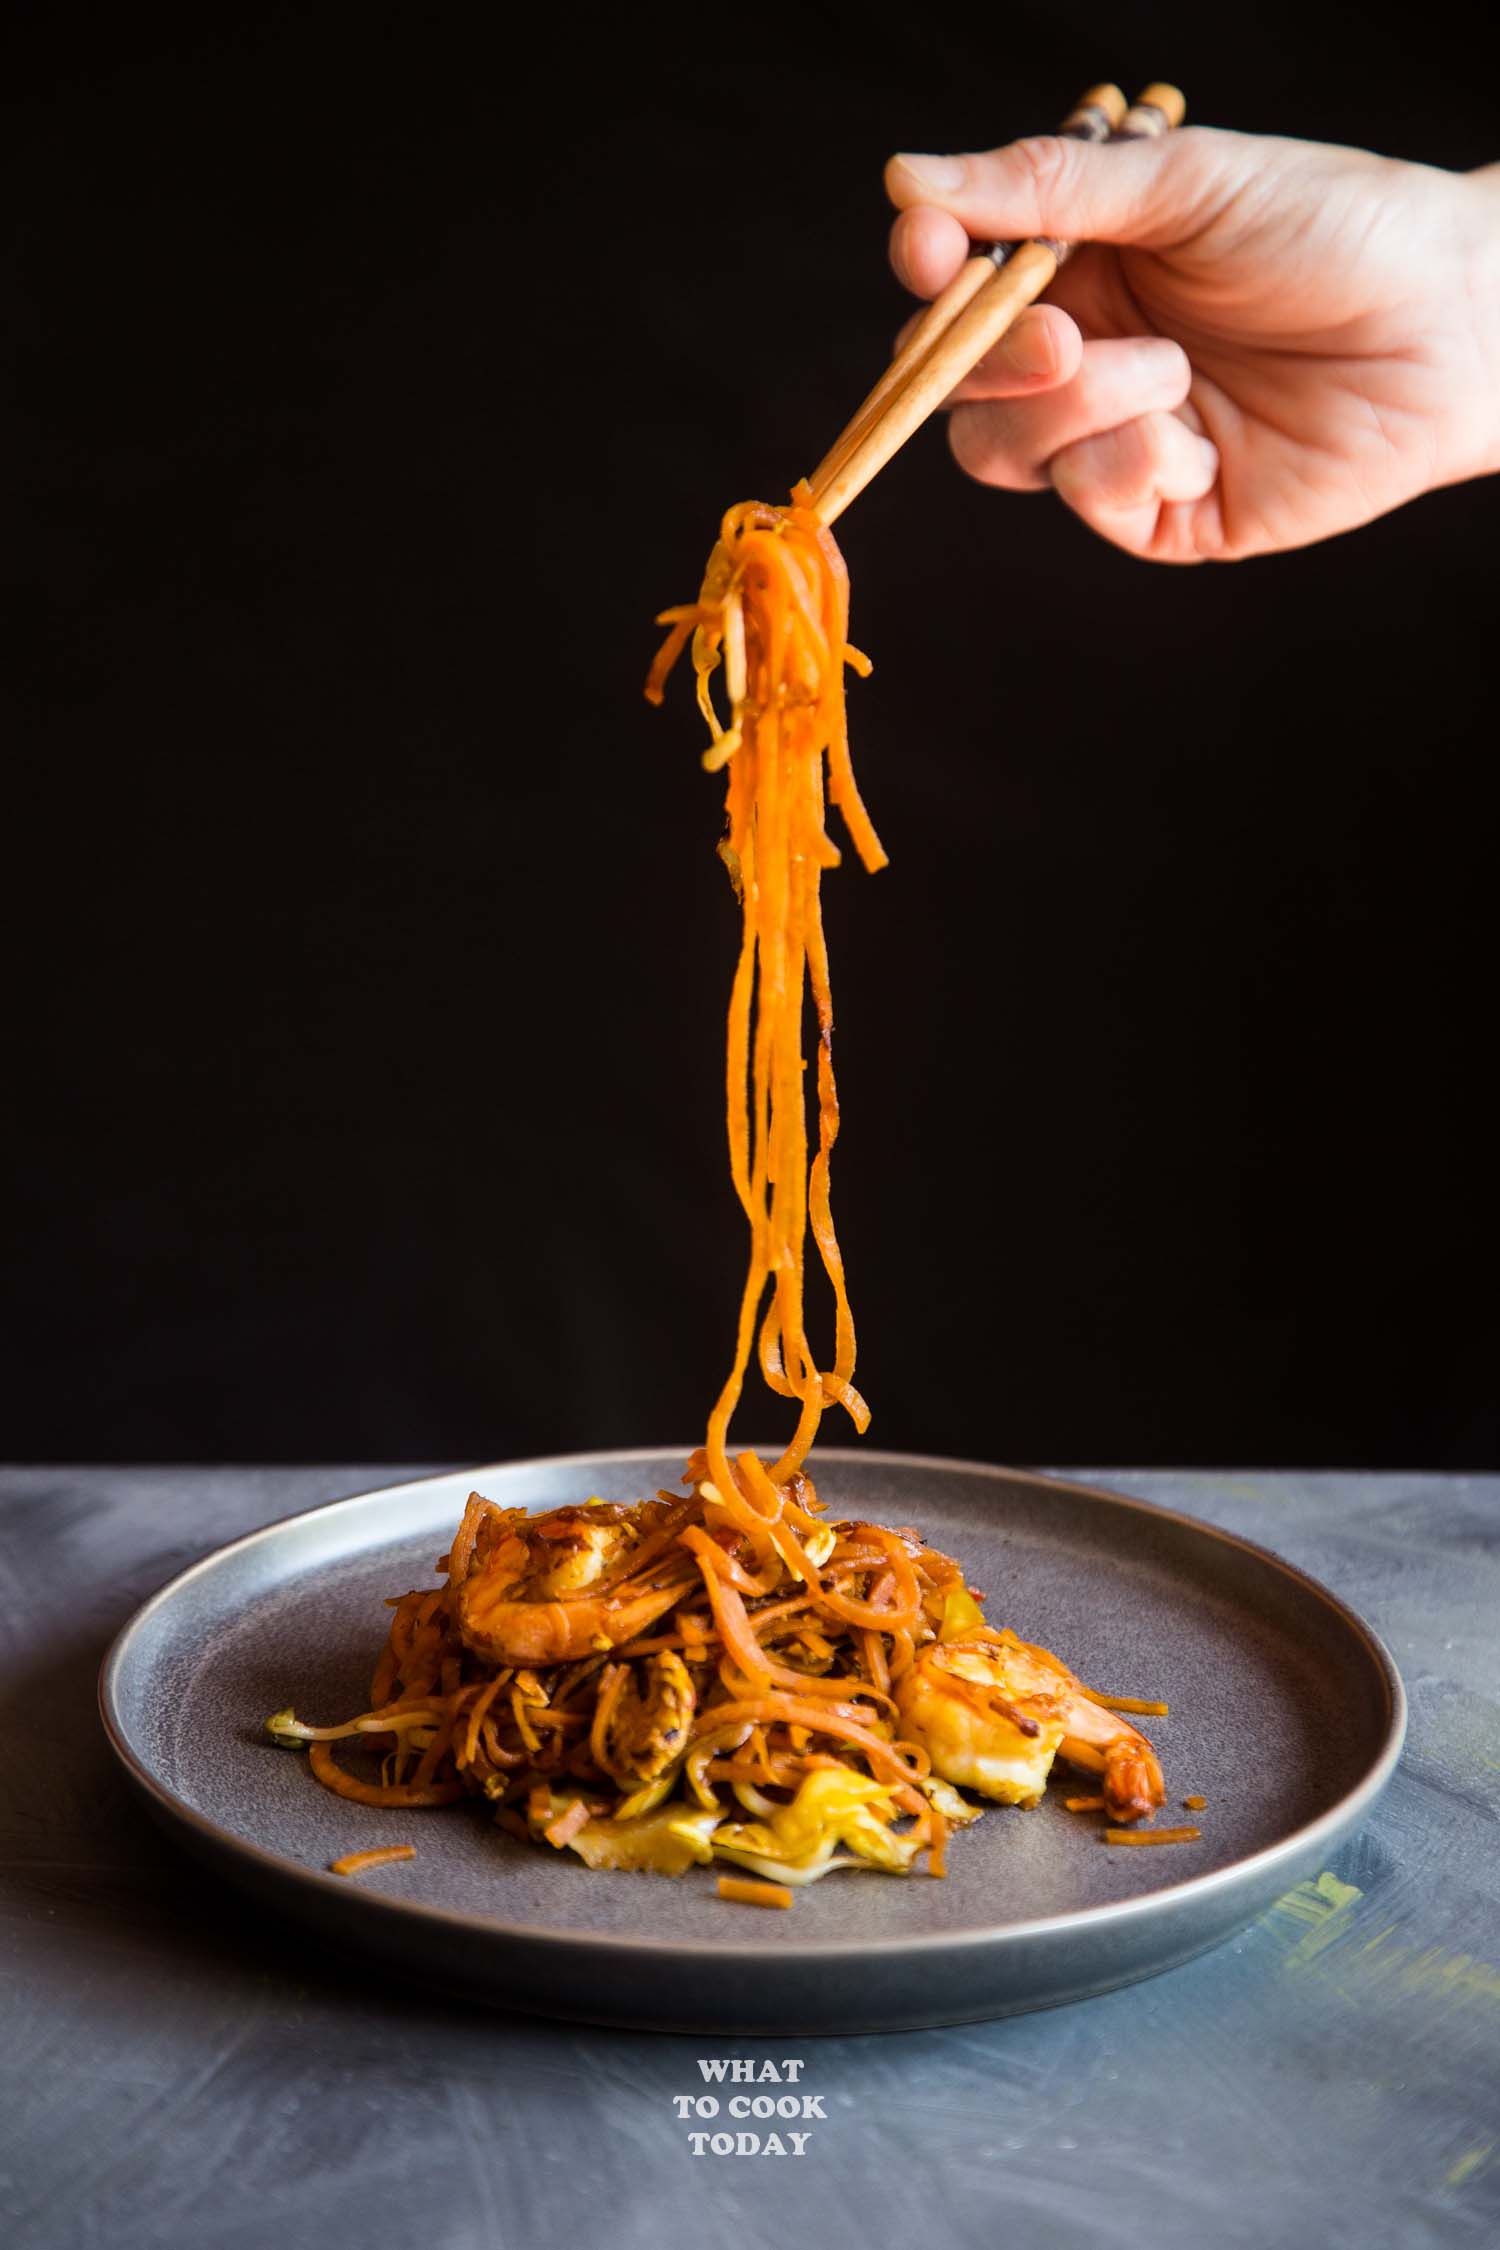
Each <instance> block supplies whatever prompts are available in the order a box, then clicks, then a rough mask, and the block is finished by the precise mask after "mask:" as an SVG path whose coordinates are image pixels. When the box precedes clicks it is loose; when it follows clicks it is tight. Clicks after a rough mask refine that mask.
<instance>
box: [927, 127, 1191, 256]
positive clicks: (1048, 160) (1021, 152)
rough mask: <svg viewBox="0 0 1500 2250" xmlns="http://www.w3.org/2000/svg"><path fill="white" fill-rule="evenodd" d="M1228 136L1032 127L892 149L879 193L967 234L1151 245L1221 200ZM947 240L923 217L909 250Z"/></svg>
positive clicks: (1176, 237)
mask: <svg viewBox="0 0 1500 2250" xmlns="http://www.w3.org/2000/svg"><path fill="white" fill-rule="evenodd" d="M1232 139H1233V136H1229V135H1222V134H1213V133H1208V134H1205V133H1203V132H1201V131H1194V130H1191V129H1188V130H1184V131H1182V132H1177V133H1167V134H1163V135H1162V137H1161V138H1160V139H1159V140H1141V141H1116V142H1112V143H1108V144H1094V143H1091V142H1088V141H1067V140H1062V139H1061V138H1059V137H1057V136H1055V135H1042V136H1039V137H1038V138H1036V139H1033V140H1026V141H1013V142H1012V143H1011V145H1010V147H1009V148H997V149H990V150H988V151H986V152H984V153H982V154H979V155H973V156H893V157H892V158H891V160H890V162H889V163H888V164H887V166H886V168H885V185H886V193H887V194H888V195H889V197H890V199H891V201H892V202H893V203H894V204H895V205H896V207H897V209H898V210H900V211H909V210H911V209H913V208H914V207H915V206H917V205H919V204H920V205H926V206H929V207H931V208H932V209H934V210H935V211H936V212H938V213H940V214H942V215H944V216H946V217H947V218H949V219H952V220H956V221H957V223H958V224H959V226H961V227H962V228H963V230H964V231H965V233H966V234H968V235H970V236H972V237H973V238H974V239H975V240H980V241H986V240H987V241H997V242H1020V241H1025V240H1026V239H1027V238H1028V237H1030V236H1032V235H1058V236H1061V237H1062V239H1063V240H1064V241H1067V242H1130V243H1138V244H1140V245H1142V246H1143V247H1145V248H1148V249H1149V248H1161V247H1162V246H1164V245H1165V244H1168V243H1172V242H1180V241H1182V240H1183V239H1184V238H1185V237H1186V236H1187V235H1189V234H1191V233H1193V232H1194V231H1196V229H1197V228H1198V227H1199V226H1201V225H1202V224H1203V222H1204V220H1205V219H1206V217H1207V216H1208V213H1209V211H1210V209H1211V208H1212V207H1213V206H1215V205H1216V204H1217V203H1219V202H1221V201H1222V200H1223V199H1224V196H1225V194H1226V193H1227V190H1228V187H1229V184H1230V178H1229V176H1230V174H1231V173H1232V171H1233V169H1234V167H1233V165H1232V164H1231V163H1230V161H1229V158H1228V156H1227V155H1226V152H1225V151H1226V144H1230V143H1231V142H1232ZM951 239H952V238H951V236H948V235H944V236H942V237H939V236H938V235H937V234H936V232H935V231H934V230H933V229H932V228H931V226H930V224H929V222H927V221H923V222H922V231H918V230H915V229H914V230H912V231H911V237H910V242H911V247H910V251H909V255H910V256H911V257H912V259H913V260H914V261H917V262H919V261H921V260H923V259H926V258H927V257H928V256H929V255H930V254H933V253H935V252H938V251H941V250H942V249H943V245H944V244H946V243H947V242H948V241H950V240H951ZM904 254H907V253H904ZM914 270H916V268H915V264H914ZM921 270H922V271H923V272H924V273H925V272H926V270H927V269H926V267H925V266H923V267H922V268H921ZM939 286H941V283H939Z"/></svg>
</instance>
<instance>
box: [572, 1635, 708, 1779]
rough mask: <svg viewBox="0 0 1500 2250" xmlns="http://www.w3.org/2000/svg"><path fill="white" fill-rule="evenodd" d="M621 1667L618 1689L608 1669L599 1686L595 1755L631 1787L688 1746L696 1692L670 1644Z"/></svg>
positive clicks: (661, 1769) (661, 1771)
mask: <svg viewBox="0 0 1500 2250" xmlns="http://www.w3.org/2000/svg"><path fill="white" fill-rule="evenodd" d="M619 1670H620V1671H622V1672H623V1673H624V1674H625V1678H624V1680H623V1681H622V1682H621V1684H620V1686H619V1688H618V1689H614V1686H613V1682H612V1681H611V1680H610V1679H609V1677H608V1675H607V1674H606V1677H605V1681H604V1683H603V1684H601V1687H600V1690H599V1705H598V1708H599V1713H600V1722H599V1726H598V1732H597V1736H596V1740H595V1749H594V1754H595V1757H596V1758H597V1760H598V1763H599V1764H600V1765H601V1766H602V1767H603V1768H604V1771H605V1772H606V1773H607V1774H609V1775H611V1776H612V1777H613V1779H614V1780H616V1781H618V1782H619V1783H621V1785H622V1786H623V1787H625V1788H630V1789H635V1788H639V1787H641V1785H642V1784H643V1783H645V1782H648V1781H656V1780H657V1779H659V1777H660V1776H661V1775H662V1774H664V1773H665V1772H666V1770H667V1768H668V1766H670V1765H671V1764H672V1762H673V1760H674V1759H675V1758H679V1757H680V1756H681V1755H682V1753H683V1751H684V1750H685V1749H686V1748H687V1739H688V1729H689V1728H690V1727H691V1725H692V1723H693V1713H694V1711H695V1710H696V1709H697V1704H698V1696H697V1691H696V1690H695V1688H694V1686H693V1676H692V1674H691V1672H689V1670H688V1668H687V1666H686V1665H685V1664H684V1663H683V1661H682V1658H681V1657H680V1656H677V1655H674V1654H673V1652H672V1650H671V1649H663V1650H661V1651H660V1652H659V1654H657V1655H655V1656H648V1657H645V1658H643V1659H641V1660H640V1661H638V1662H637V1663H635V1664H625V1665H621V1666H620V1667H619ZM643 1675H644V1687H643V1686H642V1676H643Z"/></svg>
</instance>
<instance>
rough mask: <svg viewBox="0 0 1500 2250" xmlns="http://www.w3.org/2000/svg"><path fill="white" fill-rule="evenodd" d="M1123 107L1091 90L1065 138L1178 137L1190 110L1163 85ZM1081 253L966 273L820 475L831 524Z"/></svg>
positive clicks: (1039, 245)
mask: <svg viewBox="0 0 1500 2250" xmlns="http://www.w3.org/2000/svg"><path fill="white" fill-rule="evenodd" d="M1110 96H1115V97H1116V98H1117V100H1116V102H1111V101H1110V100H1109V97H1110ZM1123 104H1124V96H1123V95H1121V94H1120V93H1119V89H1118V88H1117V87H1113V86H1094V87H1090V89H1089V91H1088V93H1087V94H1085V95H1084V97H1083V99H1082V101H1080V102H1079V104H1078V105H1077V107H1076V108H1075V109H1074V110H1073V112H1072V113H1071V114H1070V116H1069V117H1068V119H1067V121H1066V123H1065V124H1064V125H1063V127H1062V131H1063V132H1064V133H1067V134H1068V136H1069V138H1070V139H1074V140H1104V139H1111V140H1141V139H1146V138H1148V137H1153V136H1155V135H1156V134H1158V133H1165V132H1170V131H1171V130H1172V129H1173V128H1174V127H1176V126H1178V125H1180V124H1181V123H1182V120H1183V117H1184V115H1185V114H1186V109H1187V105H1186V103H1185V101H1184V100H1183V97H1182V95H1181V94H1180V93H1179V92H1178V90H1177V88H1176V87H1175V86H1165V85H1159V84H1153V85H1150V86H1148V87H1147V88H1146V90H1145V92H1144V93H1143V94H1141V95H1140V97H1139V98H1138V99H1137V100H1136V101H1135V102H1134V103H1133V104H1132V105H1131V107H1130V108H1129V109H1128V110H1125V109H1124V108H1123ZM1117 105H1118V106H1117ZM1122 112H1123V113H1122ZM1101 125H1102V128H1103V129H1102V130H1101V129H1100V127H1101ZM1071 248H1072V245H1071V243H1066V242H1055V241H1051V240H1048V239H1045V238H1039V239H1038V240H1036V241H1032V242H1020V243H1014V244H997V245H995V246H994V248H993V249H986V250H983V251H980V252H978V253H977V254H976V255H975V256H974V257H972V258H970V259H969V260H968V261H967V263H966V264H965V265H964V266H962V267H961V268H960V270H959V272H958V274H957V275H956V276H955V278H954V280H953V281H951V282H950V283H949V284H948V287H947V289H945V290H944V291H943V293H942V295H941V296H940V297H938V298H937V299H935V301H934V302H933V304H932V305H931V306H930V307H929V309H928V312H927V313H926V314H925V315H924V317H923V319H922V321H921V322H919V324H918V326H917V328H916V330H915V331H914V332H913V334H912V335H911V336H910V337H909V338H908V339H907V342H906V344H905V345H904V347H903V348H902V350H901V351H900V352H899V353H898V354H897V356H896V358H895V359H894V360H893V361H892V363H891V365H890V367H889V368H887V370H886V372H885V374H884V375H883V376H882V377H881V379H880V381H879V382H878V383H877V384H876V386H875V388H874V390H873V391H871V392H870V394H869V396H868V397H867V398H866V399H865V400H864V401H863V403H862V404H861V406H860V408H859V410H858V412H857V413H856V414H855V416H854V418H853V420H852V421H851V422H850V423H849V424H848V426H847V427H846V428H845V430H844V431H843V432H842V433H841V435H840V436H839V437H838V439H837V440H836V441H835V443H834V445H833V446H832V448H831V449H830V451H829V452H828V453H827V454H826V455H825V456H824V458H823V460H822V461H821V462H820V463H819V464H818V467H817V469H816V470H815V471H814V473H813V476H812V478H811V479H810V482H811V486H812V496H813V503H814V505H815V507H816V508H817V511H818V514H819V515H820V516H821V517H822V519H823V521H824V522H825V523H833V522H834V521H836V519H837V518H838V517H839V516H841V515H842V514H843V512H844V510H845V508H847V507H848V505H849V503H850V501H851V500H853V499H855V498H857V496H858V495H859V494H860V493H861V492H863V490H864V488H865V486H866V485H867V484H868V483H869V482H870V480H871V478H872V477H874V476H877V475H878V474H879V472H880V470H882V469H883V468H884V467H885V465H886V463H887V461H889V460H890V459H891V457H892V455H893V454H895V453H897V452H899V450H900V448H901V447H902V446H903V445H904V444H905V443H906V441H907V439H908V438H909V437H910V436H911V435H912V434H913V432H914V431H916V430H918V429H920V428H921V426H922V424H923V423H924V422H925V421H926V420H927V419H928V417H929V416H930V415H932V414H934V413H935V412H936V411H937V409H938V407H940V406H941V405H942V403H943V401H944V399H945V398H947V396H948V394H949V392H950V391H951V390H953V388H954V387H955V385H956V384H958V383H960V382H962V380H963V378H964V376H965V375H967V374H968V373H969V372H970V371H971V369H973V368H975V367H977V366H978V364H979V362H980V360H982V359H983V358H984V356H985V353H986V352H989V351H992V350H993V349H994V347H995V345H996V344H998V343H999V341H1000V339H1001V337H1002V336H1003V335H1004V334H1005V332H1006V330H1007V329H1008V328H1009V327H1010V325H1011V323H1012V321H1013V320H1015V318H1016V316H1017V315H1018V314H1019V313H1021V312H1023V311H1024V310H1025V308H1026V306H1027V305H1029V304H1033V303H1034V302H1035V301H1036V299H1037V298H1038V297H1039V296H1040V295H1041V293H1042V291H1043V290H1044V289H1045V288H1046V287H1047V285H1048V283H1049V282H1050V281H1051V280H1052V279H1053V277H1054V276H1055V274H1056V273H1057V270H1058V268H1059V266H1060V265H1061V264H1062V263H1063V261H1064V259H1065V258H1066V257H1067V256H1068V254H1069V251H1070V250H1071Z"/></svg>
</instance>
